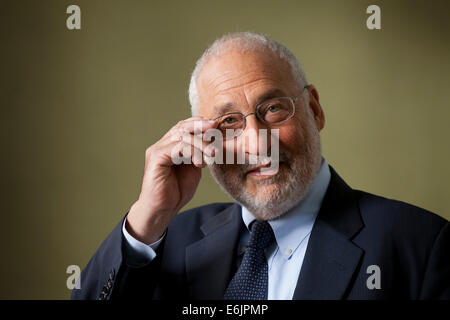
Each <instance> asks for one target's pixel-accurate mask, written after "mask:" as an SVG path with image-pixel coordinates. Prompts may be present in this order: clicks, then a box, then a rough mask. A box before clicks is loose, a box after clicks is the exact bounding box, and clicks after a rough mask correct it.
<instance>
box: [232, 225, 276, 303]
mask: <svg viewBox="0 0 450 320" xmlns="http://www.w3.org/2000/svg"><path fill="white" fill-rule="evenodd" d="M274 240H275V236H274V234H273V230H272V227H271V226H270V224H269V223H268V222H267V221H259V220H255V221H254V222H253V223H252V224H251V233H250V240H249V242H248V247H247V250H246V251H245V254H244V257H243V258H242V262H241V265H240V267H239V269H238V271H237V272H236V274H235V275H234V277H233V279H232V280H231V282H230V284H229V285H228V288H227V290H226V291H225V296H224V298H225V299H226V300H267V287H268V279H269V276H268V266H267V260H266V255H265V253H264V249H265V248H267V247H268V246H269V245H270V244H271V243H273V242H274Z"/></svg>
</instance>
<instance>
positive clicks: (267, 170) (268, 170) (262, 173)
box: [245, 162, 282, 179]
mask: <svg viewBox="0 0 450 320" xmlns="http://www.w3.org/2000/svg"><path fill="white" fill-rule="evenodd" d="M281 165H282V162H280V163H278V166H273V167H271V163H270V162H269V163H267V164H264V165H259V166H257V167H253V168H251V169H250V170H248V171H247V172H246V173H245V175H246V176H251V177H255V178H262V179H264V178H269V177H273V176H274V175H276V174H277V173H278V172H279V169H280V168H279V167H280V166H281Z"/></svg>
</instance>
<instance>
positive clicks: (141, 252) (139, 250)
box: [122, 218, 166, 267]
mask: <svg viewBox="0 0 450 320" xmlns="http://www.w3.org/2000/svg"><path fill="white" fill-rule="evenodd" d="M126 221H127V220H126V218H125V219H124V221H123V225H122V233H123V236H124V237H125V240H126V241H125V246H126V253H127V259H126V263H127V265H128V266H130V267H143V266H145V265H147V264H149V263H150V262H151V261H152V260H153V259H155V257H156V252H155V250H156V249H157V248H158V247H159V245H160V243H161V241H162V240H163V239H164V237H165V235H166V233H165V232H164V234H163V235H162V237H161V238H160V239H159V240H158V241H156V242H153V243H151V244H148V245H147V244H145V243H143V242H141V241H139V240H137V239H135V238H134V237H133V236H132V235H130V234H129V233H128V231H127V229H126V228H125V223H126Z"/></svg>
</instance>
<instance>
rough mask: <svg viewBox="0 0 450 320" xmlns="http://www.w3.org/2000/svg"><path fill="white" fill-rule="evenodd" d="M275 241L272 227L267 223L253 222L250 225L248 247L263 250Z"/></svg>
mask: <svg viewBox="0 0 450 320" xmlns="http://www.w3.org/2000/svg"><path fill="white" fill-rule="evenodd" d="M274 241H275V235H274V234H273V230H272V227H271V226H270V224H269V223H268V222H267V221H260V220H255V221H254V222H253V223H252V224H251V233H250V240H249V243H248V246H249V247H251V248H255V249H265V248H267V247H268V246H269V245H271V244H272V243H273V242H274Z"/></svg>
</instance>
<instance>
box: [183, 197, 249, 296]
mask: <svg viewBox="0 0 450 320" xmlns="http://www.w3.org/2000/svg"><path fill="white" fill-rule="evenodd" d="M243 226H244V224H243V222H242V216H241V207H240V206H239V205H238V204H233V205H231V206H230V207H228V208H227V209H225V210H224V211H222V212H221V213H219V214H217V215H215V216H214V217H212V218H211V219H209V220H208V221H207V222H206V223H205V224H203V225H202V226H201V230H202V232H203V234H204V237H203V238H202V239H201V240H199V241H197V242H194V243H193V244H191V245H189V246H188V247H187V248H186V273H187V279H188V283H189V289H190V292H189V293H190V297H192V299H209V300H211V299H223V294H224V292H225V289H226V287H227V286H228V283H229V281H230V280H231V277H232V273H233V270H234V269H235V268H234V266H233V263H234V258H235V255H236V250H235V249H236V246H237V241H238V239H239V232H240V230H241V228H242V227H243Z"/></svg>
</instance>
